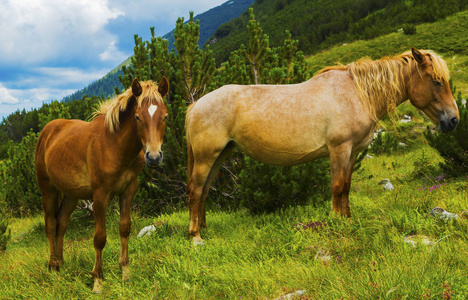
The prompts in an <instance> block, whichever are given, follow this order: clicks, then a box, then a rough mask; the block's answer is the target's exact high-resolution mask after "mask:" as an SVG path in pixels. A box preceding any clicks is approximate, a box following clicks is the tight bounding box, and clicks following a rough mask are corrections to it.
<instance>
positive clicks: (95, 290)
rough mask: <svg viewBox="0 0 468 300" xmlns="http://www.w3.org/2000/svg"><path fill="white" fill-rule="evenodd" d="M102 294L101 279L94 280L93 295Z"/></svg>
mask: <svg viewBox="0 0 468 300" xmlns="http://www.w3.org/2000/svg"><path fill="white" fill-rule="evenodd" d="M101 292H102V279H94V287H93V293H95V294H100V293H101Z"/></svg>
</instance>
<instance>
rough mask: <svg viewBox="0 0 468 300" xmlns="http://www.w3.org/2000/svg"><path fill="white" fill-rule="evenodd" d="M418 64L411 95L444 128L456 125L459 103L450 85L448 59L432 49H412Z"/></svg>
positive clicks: (417, 104)
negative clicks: (443, 58)
mask: <svg viewBox="0 0 468 300" xmlns="http://www.w3.org/2000/svg"><path fill="white" fill-rule="evenodd" d="M411 51H412V54H413V57H414V59H415V60H416V61H417V63H418V65H419V68H418V71H417V72H413V74H412V76H411V87H410V89H409V91H408V98H409V99H410V101H411V103H412V104H413V105H414V106H416V107H417V108H419V109H421V110H422V111H423V112H424V113H425V114H426V115H427V116H428V117H429V118H430V119H431V121H432V122H434V123H435V124H439V125H440V129H441V130H442V132H449V131H451V130H454V129H455V127H457V124H458V120H459V113H458V107H457V104H456V102H455V99H454V98H453V95H452V91H451V89H450V85H449V76H448V68H447V65H446V64H445V62H444V61H443V60H442V59H441V58H439V57H437V56H435V55H434V53H432V52H428V51H423V50H421V51H419V50H416V49H414V48H413V49H412V50H411Z"/></svg>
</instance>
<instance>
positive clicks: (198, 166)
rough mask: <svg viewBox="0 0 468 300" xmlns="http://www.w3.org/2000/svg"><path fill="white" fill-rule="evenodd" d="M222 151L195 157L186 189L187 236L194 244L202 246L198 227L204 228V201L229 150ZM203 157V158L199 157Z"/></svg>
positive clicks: (223, 149) (204, 153) (224, 148)
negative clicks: (188, 222) (188, 213)
mask: <svg viewBox="0 0 468 300" xmlns="http://www.w3.org/2000/svg"><path fill="white" fill-rule="evenodd" d="M221 149H222V150H220V151H219V150H218V151H212V152H211V153H208V151H205V152H203V153H202V154H201V155H198V156H197V155H195V158H194V165H193V170H192V176H191V178H190V179H189V182H188V185H187V189H188V198H189V211H190V227H189V234H190V236H191V237H192V238H193V243H194V244H203V239H202V238H201V236H200V227H206V219H205V201H206V197H207V196H208V192H209V190H210V185H211V182H212V181H213V179H214V178H215V177H216V173H217V172H218V170H219V168H220V166H221V164H222V163H223V161H224V159H225V158H226V156H227V155H228V154H229V153H230V151H229V150H230V149H229V148H226V147H225V145H224V147H222V148H221ZM202 155H203V157H201V156H202Z"/></svg>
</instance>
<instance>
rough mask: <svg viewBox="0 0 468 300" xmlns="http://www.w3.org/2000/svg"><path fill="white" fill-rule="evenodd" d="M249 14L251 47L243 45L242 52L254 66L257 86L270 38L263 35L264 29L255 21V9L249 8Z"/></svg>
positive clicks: (248, 26)
mask: <svg viewBox="0 0 468 300" xmlns="http://www.w3.org/2000/svg"><path fill="white" fill-rule="evenodd" d="M249 14H250V21H249V24H248V25H247V29H248V31H249V47H248V48H246V47H245V46H244V44H242V45H241V47H240V52H241V53H242V55H243V56H244V58H245V59H246V60H247V61H248V62H249V63H250V65H251V66H252V79H253V82H254V84H257V83H258V74H259V73H261V72H262V61H263V58H264V57H265V54H266V53H267V50H268V46H269V38H268V36H267V35H266V34H263V29H262V28H261V27H260V24H259V23H258V22H257V21H256V20H255V15H254V13H253V8H249Z"/></svg>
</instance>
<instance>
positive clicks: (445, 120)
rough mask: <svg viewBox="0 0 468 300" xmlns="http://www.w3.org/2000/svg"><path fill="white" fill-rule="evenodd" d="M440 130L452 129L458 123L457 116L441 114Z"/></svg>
mask: <svg viewBox="0 0 468 300" xmlns="http://www.w3.org/2000/svg"><path fill="white" fill-rule="evenodd" d="M439 120H440V130H441V131H442V132H444V133H446V132H449V131H452V130H454V129H455V128H456V127H457V124H458V118H457V117H454V116H447V115H443V116H441V117H440V119H439Z"/></svg>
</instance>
